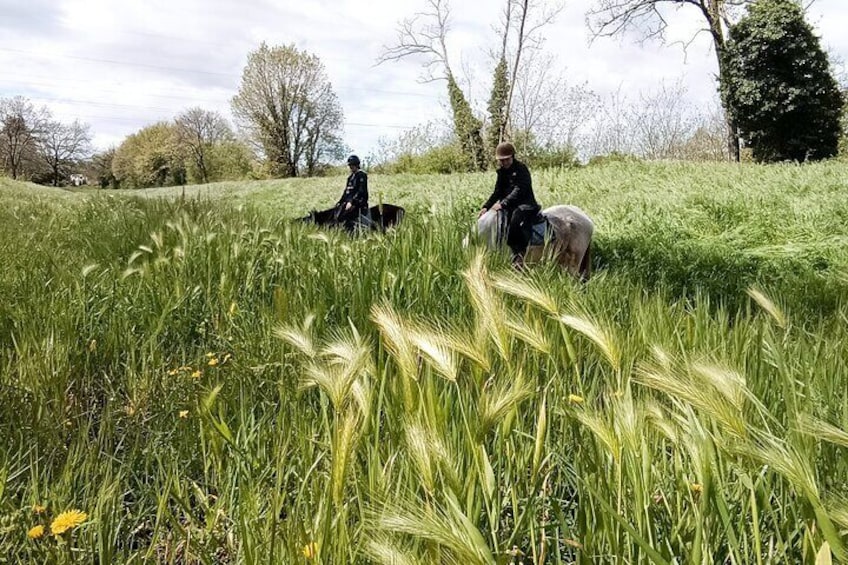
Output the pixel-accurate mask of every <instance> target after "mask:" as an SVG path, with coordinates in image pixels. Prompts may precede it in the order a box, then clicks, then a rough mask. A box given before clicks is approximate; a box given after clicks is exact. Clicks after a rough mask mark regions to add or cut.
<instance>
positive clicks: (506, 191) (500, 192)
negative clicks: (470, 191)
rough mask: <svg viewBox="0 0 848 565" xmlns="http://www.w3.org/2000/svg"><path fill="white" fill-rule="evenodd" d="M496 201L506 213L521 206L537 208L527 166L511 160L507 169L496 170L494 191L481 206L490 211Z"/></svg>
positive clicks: (537, 204)
mask: <svg viewBox="0 0 848 565" xmlns="http://www.w3.org/2000/svg"><path fill="white" fill-rule="evenodd" d="M498 200H500V201H501V206H502V207H503V209H504V210H506V211H507V212H512V211H513V210H515V209H516V208H518V207H519V206H522V205H529V206H534V207H536V208H538V207H539V203H538V202H536V196H535V195H534V194H533V181H532V180H531V179H530V171H529V170H528V169H527V165H525V164H524V163H522V162H521V161H518V160H516V159H513V160H512V165H510V167H509V168H508V169H498V179H497V181H495V190H494V192H492V195H491V196H490V197H489V199H488V200H486V203H485V204H483V208H486V209H487V210H488V209H490V208H491V207H492V206H493V205H494V204H495V202H497V201H498Z"/></svg>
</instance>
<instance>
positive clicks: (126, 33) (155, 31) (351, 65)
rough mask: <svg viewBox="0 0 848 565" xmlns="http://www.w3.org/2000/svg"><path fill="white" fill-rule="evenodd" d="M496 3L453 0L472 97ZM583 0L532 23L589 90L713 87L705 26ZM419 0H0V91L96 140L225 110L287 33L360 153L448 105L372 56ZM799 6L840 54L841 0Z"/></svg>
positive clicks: (479, 88)
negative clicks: (321, 78) (617, 36)
mask: <svg viewBox="0 0 848 565" xmlns="http://www.w3.org/2000/svg"><path fill="white" fill-rule="evenodd" d="M808 1H809V0H808ZM503 3H504V1H503V0H487V1H483V0H454V1H453V2H452V7H451V32H450V34H449V36H448V42H449V51H450V57H451V58H452V60H451V64H452V66H453V67H454V68H455V69H462V71H461V74H462V79H463V84H464V86H465V87H466V88H467V89H468V90H469V91H470V94H471V97H472V99H474V100H475V101H476V103H477V104H478V106H480V105H482V104H484V103H485V99H486V97H487V94H488V92H487V89H488V81H489V76H490V74H491V70H490V69H491V66H492V63H491V61H490V59H489V58H488V55H487V52H488V48H489V47H488V46H491V45H493V44H494V45H497V36H496V32H495V31H494V26H495V25H496V24H497V21H498V19H499V13H500V10H501V6H502V4H503ZM591 4H592V0H566V6H565V9H564V10H563V11H562V12H561V13H560V14H559V16H558V18H557V19H556V22H555V23H554V24H553V25H550V26H548V27H546V28H544V30H543V34H544V36H545V37H546V42H545V45H544V49H545V50H546V51H548V52H550V53H552V54H554V55H555V56H556V61H557V65H558V66H559V67H561V68H562V69H563V71H564V73H565V74H566V76H567V77H568V80H569V81H571V82H573V83H574V84H577V83H583V82H586V83H587V84H588V87H589V88H591V89H592V90H593V91H595V92H596V93H598V94H600V95H606V94H609V93H611V92H614V91H616V90H618V89H622V90H623V91H626V92H629V93H635V92H640V91H641V92H647V91H650V90H651V89H652V88H656V87H657V85H659V84H662V83H663V82H664V81H665V82H669V83H671V82H677V81H682V83H683V84H684V85H685V87H686V88H687V91H688V95H689V96H691V97H692V99H693V100H707V99H710V98H711V97H712V96H713V93H714V91H715V84H714V81H713V75H714V73H715V56H714V55H713V54H712V53H711V52H710V49H709V39H708V38H707V36H706V34H701V35H700V36H698V37H697V39H696V40H695V41H694V42H693V43H692V44H691V45H690V47H689V48H688V50H687V51H686V52H685V53H684V51H683V50H682V48H681V47H680V45H669V46H663V45H658V44H647V45H640V44H639V43H638V42H637V41H636V39H637V38H635V37H629V38H628V37H625V38H622V39H621V40H611V39H603V40H596V41H594V42H590V41H589V33H588V32H587V29H586V24H585V15H586V11H587V9H588V8H589V7H590V6H591ZM423 8H424V0H361V1H354V0H297V1H293V0H277V1H273V0H121V1H115V0H0V97H10V96H16V95H22V96H25V97H27V98H29V99H31V100H32V101H33V102H35V103H37V104H39V105H45V106H47V107H48V108H49V109H50V110H51V112H52V113H53V115H54V116H55V117H56V118H58V119H60V120H62V121H72V120H74V119H79V120H81V121H83V122H86V123H88V124H90V125H91V131H92V134H93V136H94V142H95V145H96V146H97V147H98V148H100V149H103V148H106V147H108V146H110V145H117V144H119V143H120V142H121V141H122V140H123V138H124V137H125V136H127V135H128V134H130V133H133V132H135V131H137V130H138V129H140V128H142V127H144V126H145V125H148V124H151V123H154V122H156V121H158V120H169V119H172V118H173V117H175V116H176V115H177V114H179V113H180V112H181V111H182V110H184V109H186V108H189V107H192V106H200V107H203V108H205V109H208V110H218V111H220V112H221V113H222V114H223V115H224V116H226V117H228V118H230V109H229V108H230V99H231V98H232V96H233V95H234V94H236V92H237V90H238V86H239V81H240V76H241V72H242V69H243V68H244V65H245V63H246V61H247V55H248V53H249V52H250V51H251V50H253V49H256V47H257V46H258V45H259V44H260V42H262V41H266V42H267V43H268V44H269V45H284V44H288V43H294V44H296V45H297V46H298V47H300V48H301V49H306V50H307V51H310V52H312V53H314V54H316V55H318V56H319V57H320V58H321V60H322V61H323V62H324V64H325V66H326V68H327V73H328V76H329V78H330V80H331V82H332V83H333V85H334V88H335V90H336V92H337V93H338V95H339V98H340V100H341V103H342V106H343V108H344V112H345V119H346V124H345V132H344V140H345V142H346V143H347V145H348V146H349V147H350V148H352V149H353V150H354V151H356V152H358V153H360V154H362V155H368V154H370V153H372V152H373V151H374V150H375V149H376V147H377V145H378V140H379V138H380V137H385V138H394V137H396V136H397V135H398V134H399V133H401V132H402V131H403V130H404V128H408V127H411V126H415V125H417V124H421V123H423V122H427V121H430V120H439V119H443V118H445V117H446V116H447V112H446V110H445V108H446V96H445V86H444V83H443V82H430V83H422V82H421V81H420V80H419V78H420V77H421V73H422V69H421V66H420V62H421V61H417V60H413V59H407V60H404V61H402V62H398V63H384V64H382V65H379V66H376V65H375V61H376V59H377V58H378V56H379V55H380V53H381V52H382V49H383V46H385V45H390V44H392V43H393V42H394V40H395V36H396V29H397V23H398V22H399V21H400V20H402V19H403V18H404V17H408V16H410V15H412V14H414V13H415V12H418V11H421V10H422V9H423ZM808 18H809V21H810V23H811V24H812V25H813V26H814V27H815V29H816V31H817V33H818V34H819V35H820V36H821V38H822V42H823V45H824V46H825V48H826V49H827V50H828V51H829V52H830V53H831V54H832V55H833V56H835V57H836V59H837V60H841V61H843V62H844V61H846V60H848V34H846V33H844V31H843V30H845V29H847V28H848V1H846V0H815V1H814V2H813V4H812V6H811V7H810V8H809V11H808ZM669 23H670V29H669V31H670V33H669V36H668V40H669V41H670V42H673V41H675V40H683V41H688V40H689V39H691V37H692V36H693V34H694V32H696V31H697V30H698V28H699V23H700V22H699V21H698V19H697V12H696V11H695V10H693V9H692V7H691V6H689V7H686V8H684V9H681V10H678V11H673V12H670V13H669Z"/></svg>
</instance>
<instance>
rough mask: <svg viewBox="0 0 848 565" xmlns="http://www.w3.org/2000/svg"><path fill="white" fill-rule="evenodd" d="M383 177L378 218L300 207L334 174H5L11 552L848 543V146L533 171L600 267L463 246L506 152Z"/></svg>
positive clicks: (2, 319) (169, 555) (64, 557)
mask: <svg viewBox="0 0 848 565" xmlns="http://www.w3.org/2000/svg"><path fill="white" fill-rule="evenodd" d="M372 178H373V180H374V181H375V184H374V188H375V192H377V191H379V192H382V193H383V199H384V201H389V202H397V203H399V204H402V205H404V206H405V207H406V208H407V210H408V212H409V213H408V215H407V218H406V220H405V223H404V224H403V225H402V226H401V227H400V228H399V229H398V230H394V231H390V232H389V233H387V234H385V235H376V234H375V235H370V234H369V235H365V236H363V237H358V238H351V237H348V236H347V235H345V234H344V233H338V232H333V231H330V232H321V231H317V230H314V229H311V228H310V227H308V226H303V225H301V224H299V223H292V222H291V221H290V220H289V218H292V217H295V216H299V215H301V213H302V212H303V211H304V210H308V209H309V208H311V207H314V206H315V205H316V204H317V203H319V202H322V201H332V200H334V199H335V198H336V197H337V196H338V191H339V188H340V186H339V178H338V177H337V178H332V179H304V178H298V179H288V180H285V181H264V182H252V183H247V182H242V183H220V184H216V185H213V186H212V187H210V186H209V185H203V186H187V187H181V188H158V189H150V190H144V191H110V192H108V193H104V192H102V191H87V192H67V191H63V190H58V189H53V188H48V187H40V186H35V185H32V184H26V183H18V182H12V181H10V180H8V179H0V249H3V259H4V267H5V268H3V269H0V437H2V438H3V442H2V443H0V555H2V556H3V557H2V559H5V560H6V561H8V562H10V563H56V564H58V565H70V564H71V563H80V562H85V563H97V562H102V563H307V562H316V563H351V564H360V563H362V564H364V563H375V562H376V563H510V562H515V561H518V560H522V561H524V562H534V563H593V562H598V561H601V562H603V561H608V560H609V559H608V558H607V556H613V557H611V558H610V559H614V560H617V561H621V562H627V563H648V562H650V563H730V562H733V563H764V564H777V563H809V564H813V563H817V562H822V561H817V556H819V555H824V556H829V555H830V554H829V552H830V551H832V552H833V554H834V557H835V558H836V560H837V561H840V562H844V561H845V549H844V544H845V541H844V536H843V535H842V531H843V528H844V527H845V526H846V525H848V524H846V516H848V508H846V506H845V502H844V500H843V498H844V493H845V492H846V488H848V482H847V481H846V477H848V457H846V453H845V450H846V449H848V434H846V424H845V405H846V402H848V396H847V395H846V394H847V393H846V391H848V361H846V356H845V344H846V343H848V326H846V324H845V319H846V316H848V303H846V296H848V279H846V277H845V273H846V272H848V248H846V246H845V242H846V240H848V202H846V199H845V198H844V164H842V163H836V162H828V163H818V164H812V165H804V166H796V165H774V166H768V167H765V166H758V165H750V164H743V165H741V166H740V165H736V164H709V165H691V164H680V163H645V162H622V161H618V162H615V161H613V162H608V163H606V164H605V165H597V166H593V167H583V168H577V169H570V170H540V171H538V172H534V186H535V187H537V192H538V194H539V197H540V200H541V201H543V202H546V203H560V202H561V203H573V204H577V205H579V206H581V208H583V209H584V210H586V211H587V212H588V213H589V214H590V215H591V216H592V217H593V219H594V221H595V224H596V235H595V240H594V241H595V244H594V258H595V276H594V277H593V278H592V279H591V280H590V281H589V282H588V283H586V284H580V283H577V282H575V281H573V280H571V279H569V278H568V277H566V276H563V274H562V272H561V271H560V270H559V269H557V268H553V267H551V266H550V265H537V266H534V267H532V268H531V269H530V270H529V271H528V272H526V273H524V274H522V275H521V276H515V275H514V274H513V273H512V272H511V270H510V268H509V266H508V258H507V256H506V254H498V253H491V254H487V255H483V254H481V253H480V250H479V249H478V248H477V246H476V245H473V244H472V245H471V246H470V247H468V248H465V247H463V246H462V245H460V244H459V242H460V240H461V238H462V236H463V235H465V234H466V233H467V232H468V230H469V228H470V224H471V223H472V222H473V219H474V213H475V209H476V206H477V205H479V202H480V200H481V199H482V198H484V197H485V196H486V195H487V194H488V192H489V191H490V190H491V181H492V178H491V174H466V175H453V176H424V175H398V176H394V177H385V176H380V177H377V176H375V177H372ZM751 287H754V288H751ZM40 507H43V508H40ZM70 509H79V510H81V511H83V512H85V513H86V514H87V518H86V520H85V522H84V523H82V524H81V525H79V526H76V527H74V528H73V529H72V530H71V531H69V532H66V533H64V534H59V535H53V534H52V533H51V532H50V526H51V523H52V521H53V520H54V519H55V518H56V517H57V516H58V515H59V514H60V513H61V512H63V511H66V510H70ZM37 525H40V526H44V527H45V528H46V535H44V536H42V537H40V538H36V539H28V537H27V532H28V531H30V529H31V528H32V527H34V526H37ZM822 559H823V558H822Z"/></svg>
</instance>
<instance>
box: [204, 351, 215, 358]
mask: <svg viewBox="0 0 848 565" xmlns="http://www.w3.org/2000/svg"><path fill="white" fill-rule="evenodd" d="M206 356H207V357H209V358H210V359H211V358H212V357H215V354H214V353H212V352H211V351H210V352H209V353H207V354H206Z"/></svg>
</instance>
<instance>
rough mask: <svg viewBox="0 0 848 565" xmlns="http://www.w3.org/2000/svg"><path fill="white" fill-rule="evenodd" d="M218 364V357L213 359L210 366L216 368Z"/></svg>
mask: <svg viewBox="0 0 848 565" xmlns="http://www.w3.org/2000/svg"><path fill="white" fill-rule="evenodd" d="M217 364H218V358H217V357H213V358H212V359H210V360H209V363H208V365H209V366H210V367H214V366H215V365H217Z"/></svg>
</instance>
